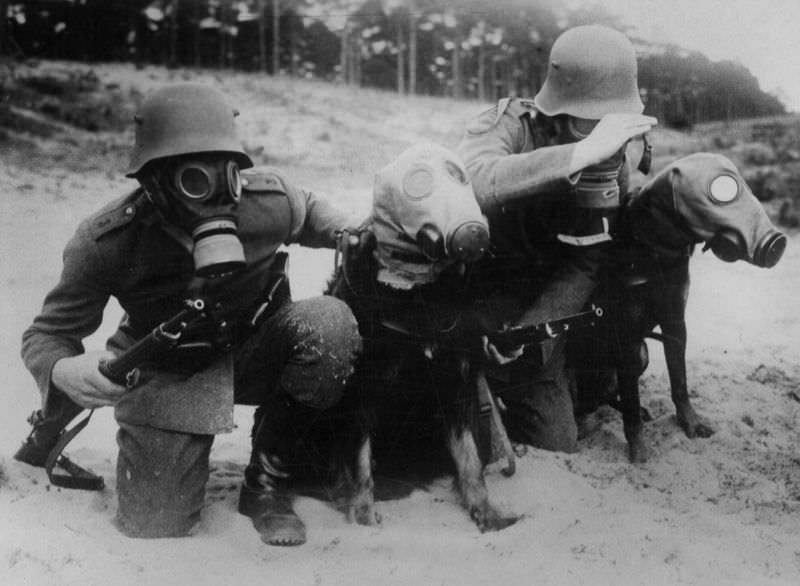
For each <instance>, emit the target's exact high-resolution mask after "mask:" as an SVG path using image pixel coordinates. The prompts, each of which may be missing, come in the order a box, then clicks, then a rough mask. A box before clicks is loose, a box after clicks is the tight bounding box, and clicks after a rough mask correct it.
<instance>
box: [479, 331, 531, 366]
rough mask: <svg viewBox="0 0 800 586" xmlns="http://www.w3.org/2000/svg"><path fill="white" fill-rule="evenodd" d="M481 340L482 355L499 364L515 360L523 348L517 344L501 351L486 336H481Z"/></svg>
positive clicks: (520, 354)
mask: <svg viewBox="0 0 800 586" xmlns="http://www.w3.org/2000/svg"><path fill="white" fill-rule="evenodd" d="M481 341H482V342H483V354H484V356H486V358H488V359H489V360H491V361H492V362H494V363H495V364H499V365H501V366H502V365H503V364H508V363H509V362H513V361H515V360H516V359H517V358H519V357H520V356H522V352H523V351H524V350H525V348H524V347H523V346H517V347H516V348H511V349H510V350H506V351H505V352H501V351H500V350H498V349H497V346H495V345H494V344H492V343H491V342H490V341H489V338H488V337H487V336H482V337H481Z"/></svg>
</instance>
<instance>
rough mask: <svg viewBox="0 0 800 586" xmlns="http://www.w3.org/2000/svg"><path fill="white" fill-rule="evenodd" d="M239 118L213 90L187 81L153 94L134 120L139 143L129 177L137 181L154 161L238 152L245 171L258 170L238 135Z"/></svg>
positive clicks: (135, 147) (239, 161)
mask: <svg viewBox="0 0 800 586" xmlns="http://www.w3.org/2000/svg"><path fill="white" fill-rule="evenodd" d="M237 114H238V112H236V111H235V110H234V109H232V108H231V107H230V106H229V105H228V104H227V102H226V100H225V96H224V95H223V94H222V93H221V92H220V91H218V90H216V89H214V88H212V87H210V86H206V85H200V84H193V83H184V84H175V85H169V86H166V87H163V88H160V89H157V90H155V91H153V92H152V93H151V94H149V95H148V96H147V97H146V98H145V99H144V101H143V102H142V105H141V107H140V108H139V112H138V113H137V114H136V116H135V117H134V120H135V121H136V139H135V144H134V147H133V152H132V153H131V162H130V165H129V166H128V170H127V172H126V175H127V176H128V177H134V176H135V175H136V174H137V173H138V172H139V171H140V170H141V169H142V167H144V166H145V164H147V163H148V162H150V161H152V160H154V159H160V158H162V157H171V156H174V155H185V154H189V153H199V152H209V151H223V152H229V153H232V154H234V155H236V159H237V160H238V163H239V166H240V167H241V168H242V169H246V168H248V167H252V166H253V161H252V160H251V159H250V157H249V156H247V153H245V152H244V150H242V145H241V143H240V142H239V140H238V138H237V136H236V128H235V126H234V121H233V120H234V117H235V116H236V115H237Z"/></svg>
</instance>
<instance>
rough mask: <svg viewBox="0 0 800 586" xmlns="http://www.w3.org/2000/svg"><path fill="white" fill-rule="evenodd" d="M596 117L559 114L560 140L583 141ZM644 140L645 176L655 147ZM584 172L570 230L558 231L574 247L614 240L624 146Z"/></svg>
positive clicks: (565, 241)
mask: <svg viewBox="0 0 800 586" xmlns="http://www.w3.org/2000/svg"><path fill="white" fill-rule="evenodd" d="M597 123H598V121H597V120H587V119H584V118H575V117H574V116H562V117H559V123H558V125H557V128H558V129H559V142H560V143H561V144H568V143H574V142H577V141H579V140H583V139H584V138H586V137H587V136H589V134H590V133H591V132H592V130H594V127H595V126H596V125H597ZM642 139H643V140H644V145H645V146H644V151H643V154H642V160H641V161H640V163H639V170H640V171H641V172H642V173H644V174H645V175H646V174H647V173H649V171H650V160H651V157H652V155H651V151H652V147H651V146H650V145H649V143H648V142H647V139H646V137H642ZM626 147H627V145H626V146H624V147H622V148H621V149H619V150H618V151H617V152H616V153H614V155H612V156H611V157H609V158H608V159H606V160H605V161H601V162H600V163H597V164H595V165H592V166H590V167H586V168H585V169H583V170H582V171H581V174H580V177H579V178H578V182H577V183H576V185H575V188H574V194H575V199H574V204H575V207H574V210H573V221H572V226H571V230H570V232H569V233H568V234H558V236H557V238H558V240H560V241H561V242H564V243H566V244H570V245H573V246H590V245H592V244H599V243H601V242H608V241H609V240H611V239H612V233H613V232H614V228H615V224H616V219H617V212H618V211H619V206H620V191H619V177H620V173H621V172H622V169H623V166H624V165H625V149H626Z"/></svg>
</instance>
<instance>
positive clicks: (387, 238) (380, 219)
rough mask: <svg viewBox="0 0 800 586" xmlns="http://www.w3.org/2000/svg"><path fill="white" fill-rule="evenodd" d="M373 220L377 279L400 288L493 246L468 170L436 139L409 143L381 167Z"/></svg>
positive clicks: (472, 258) (470, 259)
mask: <svg viewBox="0 0 800 586" xmlns="http://www.w3.org/2000/svg"><path fill="white" fill-rule="evenodd" d="M372 223H373V230H374V232H375V237H376V241H377V244H376V252H375V254H376V258H377V260H378V264H379V265H380V267H381V268H380V270H379V273H378V280H379V281H381V282H384V283H386V284H389V285H391V286H394V287H396V288H404V289H408V288H411V287H413V286H415V285H419V284H424V283H431V282H433V281H434V280H435V279H436V278H437V276H438V275H439V274H440V273H441V272H442V271H444V270H445V269H447V268H448V267H450V266H453V265H454V264H456V263H459V262H461V263H471V262H475V261H477V260H478V259H480V258H481V257H482V256H483V255H484V254H485V253H486V251H487V250H488V248H489V227H488V223H487V221H486V218H484V216H483V214H481V211H480V208H479V207H478V203H477V201H476V200H475V194H474V192H473V191H472V186H471V184H470V181H469V178H468V176H467V172H466V170H465V169H464V167H463V165H462V164H461V163H460V162H459V159H458V157H457V156H456V155H455V153H452V152H451V151H449V150H447V149H445V148H443V147H440V146H438V145H432V144H431V145H418V146H414V147H411V148H409V149H407V150H406V151H404V152H403V153H402V154H401V155H400V156H399V157H398V158H397V159H396V160H395V161H394V162H393V163H391V164H389V165H387V166H386V167H384V168H383V169H381V170H380V171H378V173H377V174H376V176H375V185H374V190H373V208H372Z"/></svg>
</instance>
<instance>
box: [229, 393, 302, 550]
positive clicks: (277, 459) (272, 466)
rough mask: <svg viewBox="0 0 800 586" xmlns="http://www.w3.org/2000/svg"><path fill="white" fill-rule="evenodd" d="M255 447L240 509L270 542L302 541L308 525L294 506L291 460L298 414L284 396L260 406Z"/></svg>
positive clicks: (297, 543)
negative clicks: (291, 491)
mask: <svg viewBox="0 0 800 586" xmlns="http://www.w3.org/2000/svg"><path fill="white" fill-rule="evenodd" d="M255 418H256V422H255V425H254V426H253V451H252V454H251V456H250V463H249V464H248V466H247V468H246V469H245V473H244V483H243V484H242V490H241V493H240V495H239V512H240V513H241V514H242V515H246V516H248V517H250V518H251V519H252V521H253V527H255V529H256V531H258V533H259V534H260V535H261V540H262V541H263V542H264V543H266V544H268V545H301V544H303V543H305V541H306V528H305V525H304V524H303V521H302V520H301V519H300V517H298V516H297V514H296V513H295V512H294V509H293V508H292V495H291V494H290V492H289V485H290V483H291V480H292V474H291V472H290V469H289V466H287V464H288V460H289V459H290V457H291V453H290V452H291V449H292V447H293V445H294V441H295V439H296V435H297V434H296V430H295V429H293V428H295V425H294V419H295V417H294V414H293V413H291V409H290V407H289V406H288V405H287V404H286V403H285V402H284V399H283V398H281V400H279V401H274V402H273V404H270V405H269V406H261V407H259V408H258V409H257V410H256V416H255Z"/></svg>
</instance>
